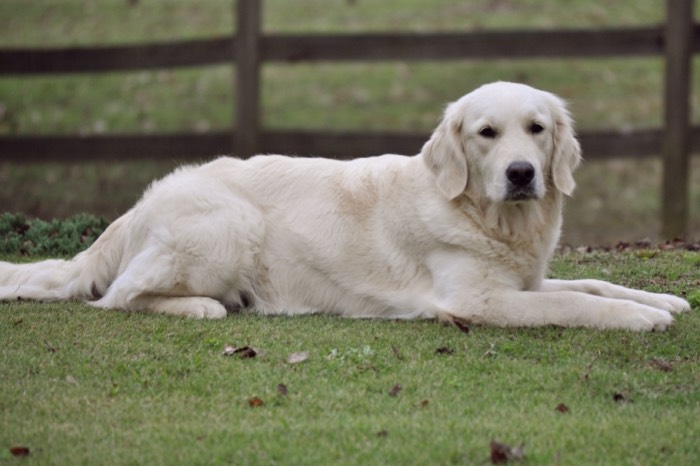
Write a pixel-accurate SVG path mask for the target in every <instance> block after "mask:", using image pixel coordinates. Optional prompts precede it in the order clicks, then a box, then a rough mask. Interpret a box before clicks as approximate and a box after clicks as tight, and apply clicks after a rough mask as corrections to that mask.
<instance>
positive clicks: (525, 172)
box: [506, 162, 535, 186]
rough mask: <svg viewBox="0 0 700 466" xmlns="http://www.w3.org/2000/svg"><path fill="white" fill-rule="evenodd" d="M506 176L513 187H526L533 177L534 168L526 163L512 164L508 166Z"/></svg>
mask: <svg viewBox="0 0 700 466" xmlns="http://www.w3.org/2000/svg"><path fill="white" fill-rule="evenodd" d="M506 176H507V177H508V181H510V182H511V183H513V185H514V186H527V185H528V184H530V182H531V181H532V179H533V178H534V177H535V167H533V166H532V164H531V163H528V162H513V163H511V164H510V165H508V168H507V169H506Z"/></svg>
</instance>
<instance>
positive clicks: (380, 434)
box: [377, 430, 389, 437]
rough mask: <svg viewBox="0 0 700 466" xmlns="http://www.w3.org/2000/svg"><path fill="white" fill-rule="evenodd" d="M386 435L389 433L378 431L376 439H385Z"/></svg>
mask: <svg viewBox="0 0 700 466" xmlns="http://www.w3.org/2000/svg"><path fill="white" fill-rule="evenodd" d="M388 435H389V432H387V431H386V430H380V431H379V432H377V437H386V436H388Z"/></svg>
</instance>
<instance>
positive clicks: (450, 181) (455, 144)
mask: <svg viewBox="0 0 700 466" xmlns="http://www.w3.org/2000/svg"><path fill="white" fill-rule="evenodd" d="M421 154H422V155H423V159H424V161H425V163H426V165H427V166H428V168H429V169H430V171H431V172H432V173H433V175H434V176H435V181H436V183H437V187H438V189H439V190H440V192H442V193H443V194H444V195H445V197H447V198H448V199H450V200H451V199H455V198H456V197H458V196H459V195H460V194H462V193H463V192H464V190H465V189H466V187H467V177H468V173H467V154H466V151H465V148H464V142H463V140H462V123H461V122H459V121H456V119H455V118H453V117H452V116H451V115H450V108H449V107H448V109H447V111H446V112H445V116H444V117H443V119H442V122H441V123H440V124H439V125H438V127H437V129H436V130H435V132H434V133H433V135H432V136H431V137H430V139H429V140H428V142H426V143H425V145H424V146H423V149H422V150H421Z"/></svg>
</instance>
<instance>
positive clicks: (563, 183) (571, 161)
mask: <svg viewBox="0 0 700 466" xmlns="http://www.w3.org/2000/svg"><path fill="white" fill-rule="evenodd" d="M548 97H549V99H550V105H551V107H552V114H553V117H554V130H553V132H554V135H553V137H554V151H553V152H554V153H553V155H552V180H553V181H554V186H555V187H556V188H557V189H558V190H559V191H561V192H562V193H564V194H566V195H567V196H571V194H572V193H573V192H574V188H575V187H576V182H575V181H574V177H573V172H574V170H576V167H578V166H579V164H580V163H581V146H580V144H579V142H578V141H577V140H576V135H575V134H574V126H573V120H572V119H571V115H570V114H569V112H568V110H567V109H566V104H565V103H564V101H563V100H561V99H560V98H559V97H557V96H555V95H553V94H549V96H548Z"/></svg>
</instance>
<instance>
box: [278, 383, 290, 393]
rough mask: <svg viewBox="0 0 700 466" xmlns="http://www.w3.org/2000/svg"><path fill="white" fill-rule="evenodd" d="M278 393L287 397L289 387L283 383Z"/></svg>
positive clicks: (279, 386) (279, 385)
mask: <svg viewBox="0 0 700 466" xmlns="http://www.w3.org/2000/svg"><path fill="white" fill-rule="evenodd" d="M277 393H279V394H280V395H282V396H286V395H287V393H289V390H287V386H286V385H285V384H283V383H281V384H278V385H277Z"/></svg>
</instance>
